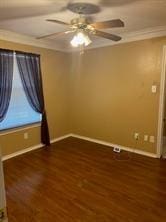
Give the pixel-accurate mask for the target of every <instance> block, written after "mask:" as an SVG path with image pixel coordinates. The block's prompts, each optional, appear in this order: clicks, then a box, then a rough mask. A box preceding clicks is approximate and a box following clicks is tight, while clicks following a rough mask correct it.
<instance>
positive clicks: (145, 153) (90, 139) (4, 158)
mask: <svg viewBox="0 0 166 222" xmlns="http://www.w3.org/2000/svg"><path fill="white" fill-rule="evenodd" d="M68 137H75V138H78V139H82V140H87V141H90V142H93V143H98V144H102V145H105V146H109V147H112V148H113V147H117V148H120V149H121V150H125V151H129V152H132V153H137V154H140V155H144V156H149V157H153V158H157V154H154V153H149V152H145V151H142V150H138V149H134V148H131V147H126V146H121V145H118V144H113V143H109V142H105V141H103V140H98V139H93V138H90V137H86V136H81V135H77V134H73V133H70V134H66V135H64V136H61V137H58V138H55V139H52V140H51V143H55V142H58V141H60V140H63V139H66V138H68ZM43 146H44V145H43V144H38V145H35V146H32V147H29V148H26V149H23V150H20V151H17V152H14V153H12V154H9V155H5V156H3V157H2V161H5V160H8V159H10V158H13V157H16V156H19V155H22V154H24V153H27V152H30V151H32V150H36V149H39V148H41V147H43Z"/></svg>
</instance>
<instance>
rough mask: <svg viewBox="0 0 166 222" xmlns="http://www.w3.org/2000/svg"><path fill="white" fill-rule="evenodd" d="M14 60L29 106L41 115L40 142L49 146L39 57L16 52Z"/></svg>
mask: <svg viewBox="0 0 166 222" xmlns="http://www.w3.org/2000/svg"><path fill="white" fill-rule="evenodd" d="M16 58H17V63H18V69H19V72H20V76H21V80H22V83H23V88H24V91H25V94H26V96H27V99H28V101H29V104H30V105H31V107H32V108H33V109H34V110H35V111H36V112H38V113H41V114H42V123H41V142H42V143H43V144H45V145H50V137H49V130H48V124H47V116H46V111H45V106H44V96H43V86H42V76H41V68H40V56H38V55H35V54H30V53H21V52H16Z"/></svg>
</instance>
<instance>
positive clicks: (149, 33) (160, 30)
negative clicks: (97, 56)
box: [89, 26, 166, 49]
mask: <svg viewBox="0 0 166 222" xmlns="http://www.w3.org/2000/svg"><path fill="white" fill-rule="evenodd" d="M119 35H120V36H122V40H121V41H119V42H112V41H110V42H107V43H106V42H104V40H103V39H102V38H101V39H99V40H98V43H97V45H96V46H94V47H93V46H90V47H89V49H92V48H99V47H104V46H111V45H118V44H122V43H127V42H134V41H139V40H145V39H151V38H157V37H162V36H166V26H157V27H153V28H146V29H142V30H139V31H135V32H126V33H122V34H119Z"/></svg>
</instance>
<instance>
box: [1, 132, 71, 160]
mask: <svg viewBox="0 0 166 222" xmlns="http://www.w3.org/2000/svg"><path fill="white" fill-rule="evenodd" d="M70 136H71V134H66V135H64V136H61V137H58V138H55V139H52V140H51V141H50V142H51V143H55V142H58V141H60V140H63V139H66V138H68V137H70ZM43 146H44V145H43V144H42V143H40V144H37V145H35V146H31V147H28V148H26V149H23V150H19V151H17V152H14V153H11V154H9V155H5V156H3V157H2V161H5V160H8V159H10V158H13V157H16V156H19V155H22V154H24V153H27V152H30V151H32V150H36V149H39V148H41V147H43Z"/></svg>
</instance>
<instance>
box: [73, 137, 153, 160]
mask: <svg viewBox="0 0 166 222" xmlns="http://www.w3.org/2000/svg"><path fill="white" fill-rule="evenodd" d="M70 136H72V137H75V138H78V139H82V140H87V141H90V142H94V143H98V144H102V145H105V146H109V147H112V148H113V147H117V148H119V149H121V150H125V151H129V152H132V153H137V154H140V155H144V156H148V157H153V158H157V154H154V153H149V152H146V151H142V150H138V149H134V148H131V147H126V146H121V145H118V144H113V143H109V142H105V141H103V140H98V139H93V138H89V137H86V136H81V135H77V134H70Z"/></svg>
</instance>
